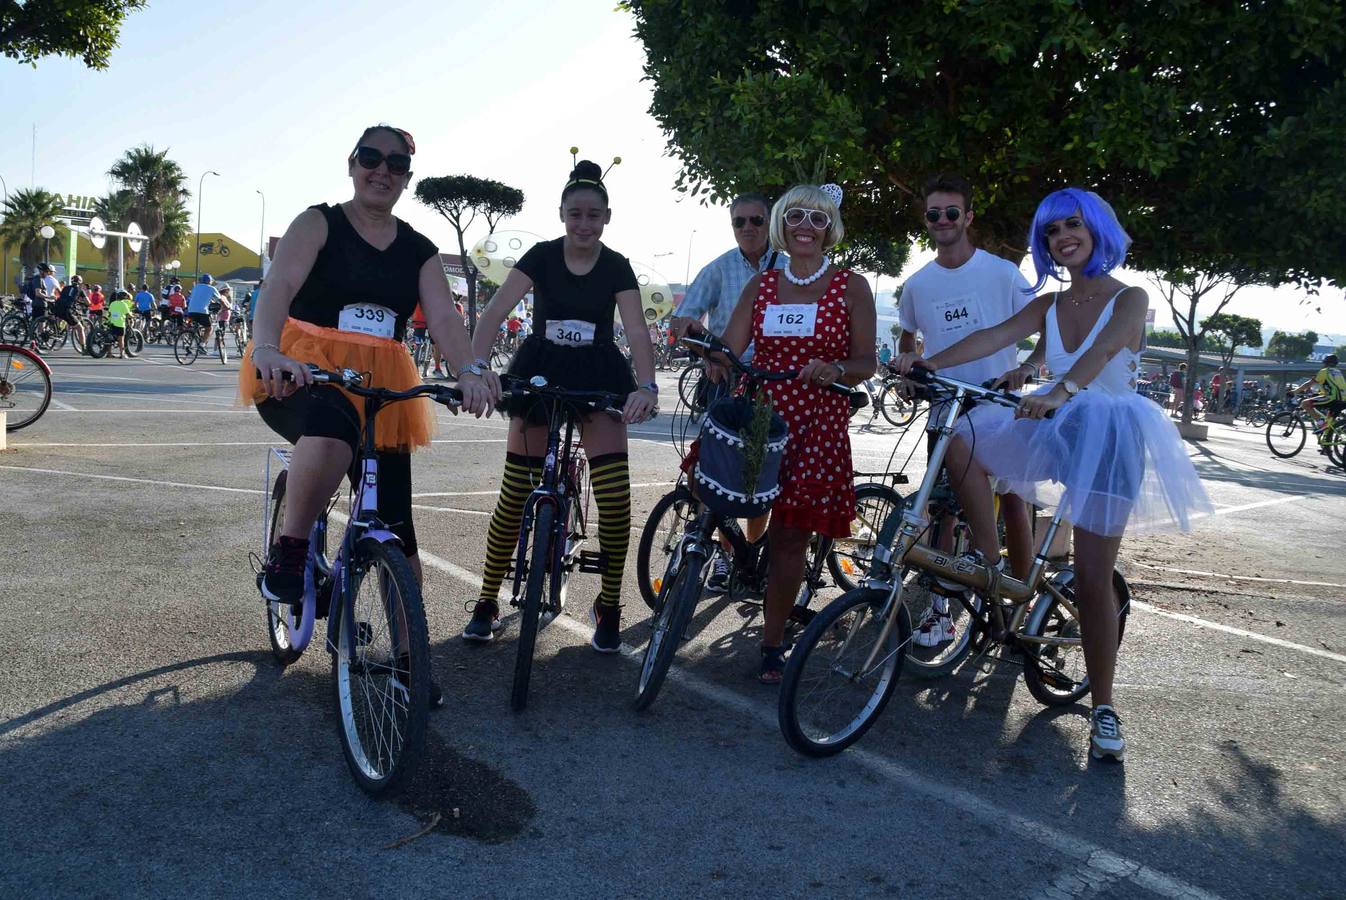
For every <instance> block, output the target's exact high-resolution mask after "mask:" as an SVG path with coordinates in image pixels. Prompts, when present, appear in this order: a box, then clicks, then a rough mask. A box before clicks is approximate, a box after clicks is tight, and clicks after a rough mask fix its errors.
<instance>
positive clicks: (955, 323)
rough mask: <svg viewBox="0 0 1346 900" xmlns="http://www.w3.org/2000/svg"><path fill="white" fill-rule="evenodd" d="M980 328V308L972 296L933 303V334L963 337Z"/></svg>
mask: <svg viewBox="0 0 1346 900" xmlns="http://www.w3.org/2000/svg"><path fill="white" fill-rule="evenodd" d="M981 328H982V322H981V307H980V306H978V305H977V298H976V296H974V295H968V296H966V297H952V298H949V299H947V300H937V301H935V333H936V334H939V335H957V336H959V337H964V336H966V335H969V334H971V333H972V332H974V331H979V330H981Z"/></svg>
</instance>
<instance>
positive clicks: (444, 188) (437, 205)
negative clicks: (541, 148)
mask: <svg viewBox="0 0 1346 900" xmlns="http://www.w3.org/2000/svg"><path fill="white" fill-rule="evenodd" d="M416 199H417V200H419V201H421V202H422V203H424V204H425V205H426V206H428V207H430V208H431V209H433V210H434V211H435V212H437V213H439V214H440V215H441V216H443V217H444V218H445V219H447V220H448V222H449V225H450V226H451V227H452V228H453V233H454V236H455V237H457V238H458V256H459V258H460V259H462V260H463V267H464V268H465V269H467V310H468V322H469V323H470V325H469V327H470V328H471V329H475V328H476V327H477V270H476V268H475V267H474V266H473V265H472V262H471V260H469V259H468V256H467V244H466V242H465V241H464V237H463V236H464V235H465V234H466V233H467V229H468V228H470V227H472V223H473V222H474V221H476V218H477V216H481V217H482V218H483V219H485V220H486V226H487V229H488V230H487V232H486V233H487V234H488V235H489V234H494V233H495V227H496V225H498V224H499V223H500V220H501V219H503V218H504V217H505V216H513V215H518V213H519V210H521V209H523V191H521V190H519V189H518V188H513V187H510V186H509V185H507V184H502V183H500V182H499V181H492V180H491V179H489V178H478V177H476V176H475V175H439V176H435V177H431V178H422V179H421V180H420V181H419V182H417V184H416Z"/></svg>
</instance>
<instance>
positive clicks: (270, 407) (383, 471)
mask: <svg viewBox="0 0 1346 900" xmlns="http://www.w3.org/2000/svg"><path fill="white" fill-rule="evenodd" d="M257 411H258V412H259V413H261V414H262V421H264V422H266V424H267V425H268V426H270V428H271V430H272V431H274V432H276V434H278V435H280V436H281V437H283V438H285V440H287V441H289V442H290V443H291V444H297V443H299V439H300V438H301V437H325V438H333V439H335V440H338V441H344V442H345V443H346V445H347V446H348V447H350V448H351V470H350V472H348V473H347V476H348V477H349V478H350V480H351V484H355V479H356V478H357V477H358V475H359V473H358V472H357V471H356V466H355V464H356V459H357V456H358V454H356V452H355V450H356V447H358V446H359V443H360V419H359V416H358V415H357V414H356V412H355V407H354V406H352V405H351V402H350V401H349V400H347V399H346V396H345V395H344V394H342V393H341V392H340V391H338V390H337V389H336V388H334V387H331V386H329V385H314V386H312V387H307V388H301V389H300V390H298V391H296V392H295V393H293V394H291V395H290V396H288V397H286V398H285V399H284V400H276V399H268V400H263V401H262V402H261V403H259V404H257ZM378 460H379V515H380V517H381V518H382V519H383V521H385V522H387V523H389V524H388V527H389V528H391V529H392V531H393V533H394V534H396V535H397V536H398V537H399V538H401V539H402V550H403V552H405V553H406V554H407V556H412V555H414V554H415V553H416V549H417V544H416V526H415V525H414V523H413V522H412V520H411V454H410V453H405V452H399V451H395V450H380V451H379V452H378Z"/></svg>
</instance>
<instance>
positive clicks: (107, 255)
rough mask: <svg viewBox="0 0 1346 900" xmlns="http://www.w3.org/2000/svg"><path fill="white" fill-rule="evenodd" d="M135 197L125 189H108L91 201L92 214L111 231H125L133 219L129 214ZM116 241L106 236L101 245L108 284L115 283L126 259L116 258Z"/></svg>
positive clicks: (132, 208)
mask: <svg viewBox="0 0 1346 900" xmlns="http://www.w3.org/2000/svg"><path fill="white" fill-rule="evenodd" d="M134 205H135V198H134V197H132V196H131V192H130V191H128V190H125V189H119V190H115V191H109V192H108V193H107V194H105V195H104V196H102V197H99V198H98V199H97V200H95V201H94V202H93V212H94V215H96V216H98V218H100V219H102V220H103V224H104V225H106V226H107V227H108V229H109V230H111V231H125V230H126V226H127V225H130V224H131V222H133V221H134V220H133V219H132V218H131V214H132V212H133V211H134ZM116 247H117V242H116V240H115V239H113V238H108V242H107V243H106V244H105V245H104V246H103V259H104V261H105V262H106V263H107V282H108V286H109V287H111V285H114V284H117V283H118V280H119V278H120V277H121V273H122V272H123V271H124V269H125V263H126V261H125V260H123V259H117V258H116Z"/></svg>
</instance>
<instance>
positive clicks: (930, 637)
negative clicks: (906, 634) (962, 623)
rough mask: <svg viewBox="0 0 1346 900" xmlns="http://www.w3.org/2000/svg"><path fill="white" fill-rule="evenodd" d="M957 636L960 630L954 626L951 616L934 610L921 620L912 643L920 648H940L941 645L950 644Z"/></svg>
mask: <svg viewBox="0 0 1346 900" xmlns="http://www.w3.org/2000/svg"><path fill="white" fill-rule="evenodd" d="M957 636H958V628H957V627H956V626H955V625H954V624H953V619H952V618H951V617H950V616H949V614H948V613H947V612H944V613H940V612H937V611H936V610H934V609H933V608H932V609H931V610H930V611H929V612H927V613H926V614H925V618H924V619H922V620H921V626H920V627H919V628H917V629H916V633H915V634H914V635H913V636H912V641H914V642H915V644H916V646H918V647H938V646H939V645H940V644H947V643H949V641H952V640H953V639H954V638H955V637H957Z"/></svg>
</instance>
